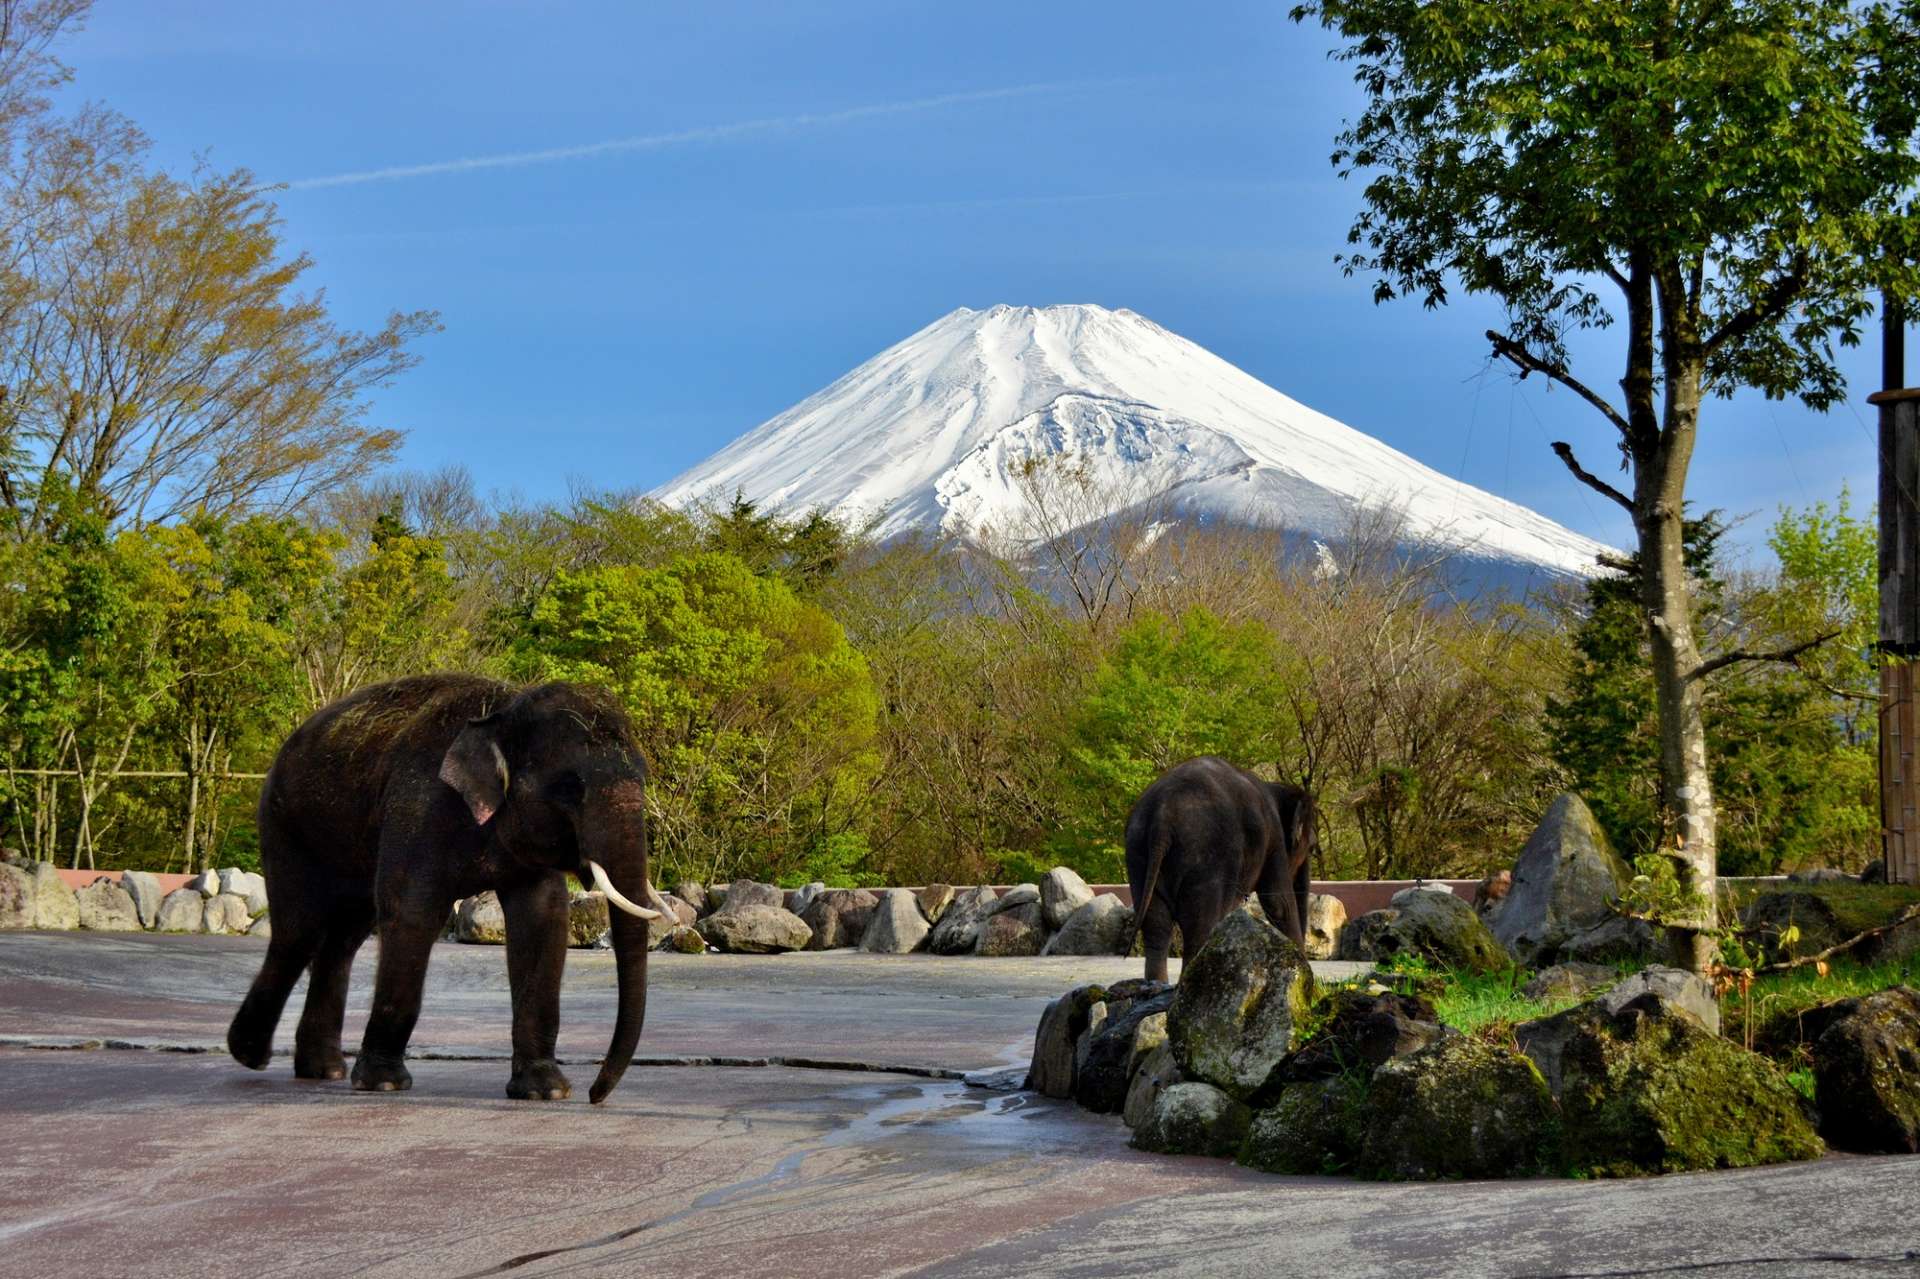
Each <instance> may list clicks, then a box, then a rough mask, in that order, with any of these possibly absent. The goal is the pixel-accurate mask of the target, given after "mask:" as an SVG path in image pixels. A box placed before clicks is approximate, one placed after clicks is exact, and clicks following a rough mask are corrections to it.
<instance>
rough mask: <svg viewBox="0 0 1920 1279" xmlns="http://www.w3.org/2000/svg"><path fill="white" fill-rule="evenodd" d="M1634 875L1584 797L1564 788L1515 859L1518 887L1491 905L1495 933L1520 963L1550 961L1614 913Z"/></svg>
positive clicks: (1515, 877) (1514, 880)
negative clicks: (1570, 941) (1613, 909)
mask: <svg viewBox="0 0 1920 1279" xmlns="http://www.w3.org/2000/svg"><path fill="white" fill-rule="evenodd" d="M1631 878H1632V872H1631V871H1629V870H1628V868H1627V864H1626V863H1625V862H1623V861H1622V860H1620V857H1619V855H1618V854H1617V853H1615V852H1614V851H1613V846H1612V845H1611V844H1609V843H1608V842H1607V835H1606V832H1605V831H1603V830H1601V829H1600V823H1599V822H1598V821H1596V820H1594V816H1593V812H1592V810H1590V809H1589V808H1588V807H1587V805H1586V801H1584V800H1582V799H1581V798H1580V797H1579V796H1578V795H1574V794H1566V795H1562V796H1561V797H1560V798H1558V799H1556V800H1554V801H1553V805H1552V807H1550V808H1548V809H1547V815H1546V816H1545V817H1543V818H1541V819H1540V824H1539V825H1538V826H1537V827H1535V828H1534V832H1533V834H1532V835H1531V836H1530V837H1528V839H1527V845H1526V847H1525V848H1523V849H1521V850H1520V857H1519V860H1518V861H1516V862H1514V864H1513V886H1512V888H1510V889H1509V890H1508V892H1507V895H1506V897H1505V899H1504V900H1502V901H1501V903H1500V905H1499V906H1498V907H1497V908H1496V909H1494V910H1493V911H1492V912H1490V918H1491V922H1492V925H1493V935H1494V937H1495V938H1497V939H1498V940H1499V942H1500V944H1501V945H1502V946H1505V947H1506V948H1507V950H1509V951H1510V952H1512V954H1513V957H1514V958H1515V959H1516V960H1518V961H1519V962H1520V963H1522V964H1526V965H1528V966H1533V965H1537V964H1544V963H1551V962H1552V961H1553V959H1554V958H1555V957H1556V956H1557V954H1558V952H1559V949H1560V947H1561V945H1562V944H1564V943H1565V942H1567V941H1568V940H1570V939H1571V938H1573V937H1575V936H1577V935H1578V934H1580V933H1583V932H1585V931H1586V930H1587V929H1589V928H1592V927H1593V926H1594V925H1596V924H1599V923H1601V922H1603V921H1604V920H1605V919H1606V918H1607V917H1608V915H1609V914H1611V913H1612V905H1613V903H1614V901H1616V900H1617V899H1618V898H1619V896H1620V894H1621V892H1622V891H1623V890H1624V889H1625V888H1626V886H1627V881H1628V880H1629V879H1631Z"/></svg>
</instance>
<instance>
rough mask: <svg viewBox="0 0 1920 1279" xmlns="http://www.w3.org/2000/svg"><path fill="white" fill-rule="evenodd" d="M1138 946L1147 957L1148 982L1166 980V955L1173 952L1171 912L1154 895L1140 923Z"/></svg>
mask: <svg viewBox="0 0 1920 1279" xmlns="http://www.w3.org/2000/svg"><path fill="white" fill-rule="evenodd" d="M1140 945H1141V948H1142V949H1143V950H1145V951H1146V955H1147V971H1146V977H1147V980H1148V981H1165V980H1166V979H1167V955H1168V953H1169V952H1171V951H1172V950H1173V911H1172V909H1171V908H1170V907H1169V906H1168V905H1167V901H1166V898H1164V897H1159V896H1157V895H1156V897H1155V900H1154V902H1153V904H1152V905H1150V906H1148V907H1147V913H1146V917H1145V918H1143V919H1142V920H1141V921H1140Z"/></svg>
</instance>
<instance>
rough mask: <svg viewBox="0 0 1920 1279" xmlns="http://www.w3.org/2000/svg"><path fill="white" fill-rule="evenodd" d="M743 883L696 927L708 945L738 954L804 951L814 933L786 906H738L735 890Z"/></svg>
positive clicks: (728, 893) (735, 886)
mask: <svg viewBox="0 0 1920 1279" xmlns="http://www.w3.org/2000/svg"><path fill="white" fill-rule="evenodd" d="M744 882H746V881H744V880H743V881H740V883H744ZM740 883H735V884H734V885H733V886H732V887H731V888H730V889H729V890H728V892H727V904H726V905H725V906H723V907H721V908H720V909H719V910H716V911H715V912H713V914H711V915H708V916H707V917H706V918H705V919H703V920H701V921H700V922H699V923H698V924H697V925H695V927H696V928H698V930H699V932H700V935H701V936H702V937H704V938H706V939H707V942H708V944H709V945H712V946H714V947H717V948H718V949H720V950H724V951H727V952H729V953H731V954H736V955H778V954H780V953H782V952H783V951H789V950H801V949H803V948H805V946H806V944H807V942H808V941H810V940H812V938H813V930H812V929H810V928H808V927H807V925H806V922H805V921H804V920H802V919H801V918H800V916H798V915H796V914H794V913H793V912H792V911H790V910H788V909H786V908H785V907H784V906H759V905H754V906H735V905H734V902H735V901H736V900H737V899H736V896H735V892H734V890H735V889H738V888H739V887H740Z"/></svg>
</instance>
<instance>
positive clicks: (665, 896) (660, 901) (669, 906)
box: [653, 892, 700, 928]
mask: <svg viewBox="0 0 1920 1279" xmlns="http://www.w3.org/2000/svg"><path fill="white" fill-rule="evenodd" d="M653 898H654V909H655V910H660V908H661V907H663V906H664V907H665V908H666V909H665V910H663V911H661V913H662V914H664V915H666V916H667V917H668V918H669V919H671V920H672V921H673V926H674V927H676V928H691V927H693V925H694V924H696V923H698V922H699V920H700V912H699V911H697V910H695V909H694V907H693V903H692V902H690V901H688V900H686V899H685V898H683V897H681V896H679V895H677V894H675V893H662V892H655V893H654V895H653Z"/></svg>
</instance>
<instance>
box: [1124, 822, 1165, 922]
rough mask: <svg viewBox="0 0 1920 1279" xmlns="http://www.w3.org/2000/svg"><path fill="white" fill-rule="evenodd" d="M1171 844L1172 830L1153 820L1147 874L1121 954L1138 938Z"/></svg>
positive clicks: (1149, 831) (1149, 839)
mask: <svg viewBox="0 0 1920 1279" xmlns="http://www.w3.org/2000/svg"><path fill="white" fill-rule="evenodd" d="M1172 846H1173V832H1172V831H1170V830H1168V829H1167V827H1166V825H1165V823H1162V822H1154V823H1153V824H1152V825H1151V826H1150V827H1149V828H1148V830H1147V876H1146V879H1145V881H1144V882H1143V883H1142V885H1141V889H1140V900H1139V902H1138V903H1136V904H1135V906H1134V908H1133V931H1132V932H1131V933H1130V934H1128V936H1127V944H1126V947H1125V948H1124V949H1123V950H1121V952H1120V953H1121V954H1123V955H1131V954H1132V953H1133V943H1134V942H1136V941H1138V940H1139V938H1140V923H1141V921H1142V920H1144V919H1146V917H1147V907H1149V906H1151V905H1153V890H1154V889H1155V888H1157V887H1158V886H1159V884H1160V868H1161V867H1162V866H1163V865H1165V864H1166V860H1167V849H1169V848H1171V847H1172Z"/></svg>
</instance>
